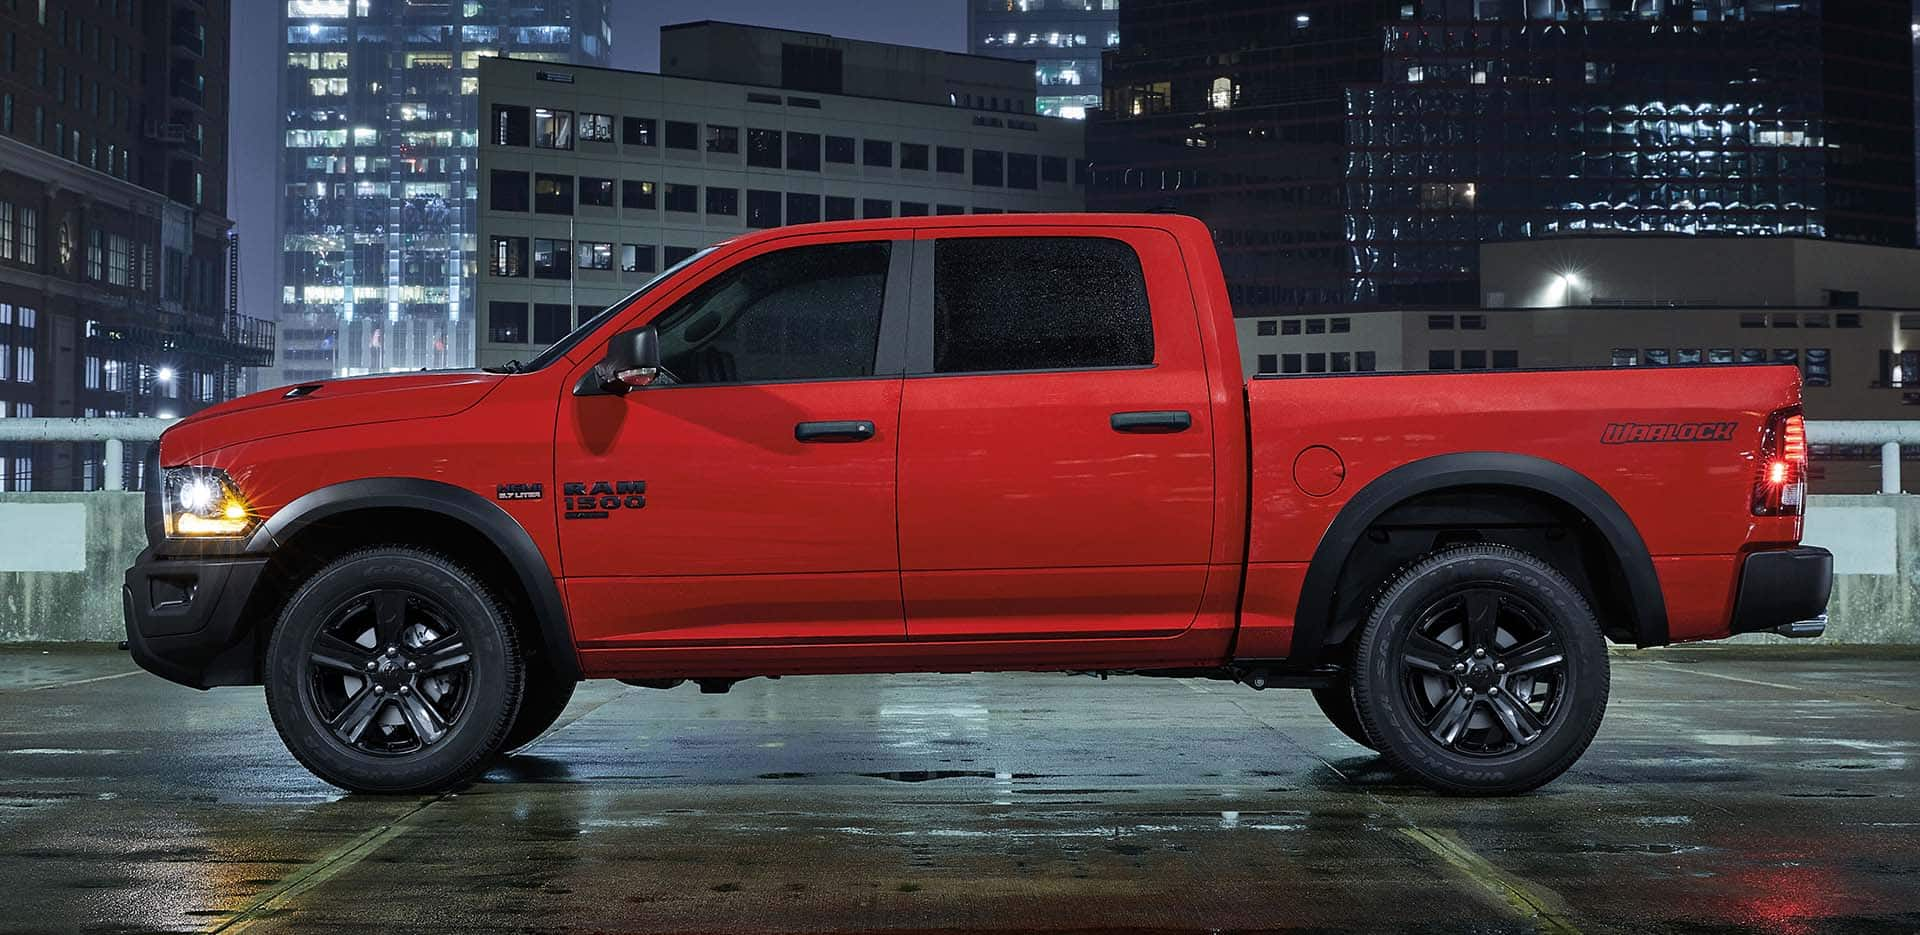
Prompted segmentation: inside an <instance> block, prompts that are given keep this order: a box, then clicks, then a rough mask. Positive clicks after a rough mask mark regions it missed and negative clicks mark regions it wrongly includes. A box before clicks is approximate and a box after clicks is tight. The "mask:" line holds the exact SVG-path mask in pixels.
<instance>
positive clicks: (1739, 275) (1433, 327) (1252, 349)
mask: <svg viewBox="0 0 1920 935" xmlns="http://www.w3.org/2000/svg"><path fill="white" fill-rule="evenodd" d="M1478 249H1479V269H1480V278H1481V289H1482V294H1481V302H1480V303H1479V304H1478V305H1477V306H1473V307H1462V306H1454V305H1446V306H1424V307H1423V306H1408V307H1405V308H1399V309H1392V310H1377V311H1366V310H1353V311H1348V310H1343V309H1342V308H1340V307H1338V306H1328V307H1325V308H1323V309H1319V310H1315V311H1312V312H1308V313H1300V314H1280V315H1273V316H1260V317H1253V318H1241V319H1239V320H1238V322H1237V323H1236V325H1237V330H1238V333H1239V339H1240V356H1241V359H1242V363H1243V365H1244V366H1245V368H1246V371H1247V372H1248V373H1278V374H1320V373H1349V372H1366V371H1389V370H1394V371H1404V370H1468V371H1472V370H1503V369H1515V368H1524V369H1535V368H1551V367H1668V366H1694V365H1699V366H1712V365H1725V364H1742V363H1781V364H1791V365H1794V366H1797V367H1799V368H1800V372H1801V378H1802V380H1803V383H1804V387H1805V389H1804V393H1805V398H1806V409H1807V416H1808V418H1812V419H1913V418H1920V250H1914V249H1912V248H1896V247H1879V246H1870V245H1865V244H1849V243H1839V242H1835V241H1832V240H1817V239H1811V238H1803V237H1769V238H1737V239H1736V238H1728V237H1686V236H1676V235H1664V236H1662V235H1655V236H1620V235H1609V236H1579V237H1562V238H1555V239H1544V240H1531V241H1516V242H1511V243H1499V244H1485V245H1482V246H1481V247H1479V248H1478ZM1821 455H1822V457H1821V459H1820V460H1821V461H1822V462H1823V463H1824V464H1825V467H1824V468H1823V471H1826V472H1827V473H1825V474H1823V475H1821V476H1819V477H1816V481H1825V482H1826V483H1825V485H1824V486H1822V487H1821V488H1820V489H1822V490H1826V491H1837V490H1860V491H1871V490H1873V489H1874V484H1875V483H1876V480H1877V478H1878V474H1877V468H1876V467H1875V466H1874V465H1875V464H1876V463H1877V462H1876V461H1875V459H1876V458H1877V457H1878V453H1877V451H1851V450H1837V449H1836V450H1832V451H1822V452H1821ZM1915 479H1916V480H1917V481H1920V472H1916V474H1915Z"/></svg>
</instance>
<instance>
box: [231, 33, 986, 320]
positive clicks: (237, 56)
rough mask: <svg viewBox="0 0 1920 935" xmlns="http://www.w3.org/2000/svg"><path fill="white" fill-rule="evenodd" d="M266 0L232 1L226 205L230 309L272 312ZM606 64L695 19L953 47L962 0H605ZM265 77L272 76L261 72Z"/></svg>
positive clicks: (646, 61)
mask: <svg viewBox="0 0 1920 935" xmlns="http://www.w3.org/2000/svg"><path fill="white" fill-rule="evenodd" d="M275 5H276V3H275V2H270V0H236V2H235V3H234V4H233V79H234V80H233V105H232V131H233V138H232V153H231V157H232V158H231V161H230V162H229V164H228V179H229V188H228V196H227V199H228V206H227V208H228V213H229V214H231V215H232V216H233V219H234V222H235V224H236V229H237V230H238V231H239V232H240V310H241V312H242V313H243V314H248V315H255V316H259V317H263V318H273V317H277V314H278V310H279V299H278V297H277V296H275V295H274V294H273V290H274V285H273V278H274V267H275V265H276V264H277V263H279V255H278V252H277V251H276V249H275V241H276V240H277V239H278V235H277V234H276V232H275V229H274V209H275V206H276V204H277V203H278V197H279V196H278V187H279V180H278V173H279V163H280V159H279V148H280V142H279V141H280V116H279V114H278V113H277V110H278V105H277V103H276V101H277V96H278V89H277V87H276V85H277V78H278V77H279V75H280V72H281V70H282V67H283V63H282V62H281V59H280V54H281V53H280V37H278V36H276V35H275V34H274V32H275V24H276V17H275ZM612 7H613V11H614V12H613V64H614V65H615V66H616V67H619V68H629V69H635V70H640V71H653V70H655V69H657V68H658V67H659V64H660V27H661V26H663V25H665V24H668V23H681V22H686V21H689V20H697V19H715V20H729V21H732V22H736V23H751V24H753V25H757V26H777V27H780V28H783V29H805V30H810V31H813V32H824V33H831V34H833V35H836V36H844V37H846V38H849V39H868V40H872V41H875V42H895V43H900V44H903V45H917V46H925V47H928V48H935V49H950V50H953V51H960V50H962V49H964V48H965V46H966V43H967V20H966V0H806V2H794V0H705V2H703V3H687V4H680V3H660V2H653V0H613V2H612ZM267 76H274V78H275V79H276V80H265V79H266V77H267Z"/></svg>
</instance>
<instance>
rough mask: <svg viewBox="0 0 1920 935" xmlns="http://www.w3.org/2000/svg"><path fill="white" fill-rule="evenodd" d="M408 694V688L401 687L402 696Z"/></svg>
mask: <svg viewBox="0 0 1920 935" xmlns="http://www.w3.org/2000/svg"><path fill="white" fill-rule="evenodd" d="M406 693H407V686H405V685H402V686H400V694H402V695H404V694H406Z"/></svg>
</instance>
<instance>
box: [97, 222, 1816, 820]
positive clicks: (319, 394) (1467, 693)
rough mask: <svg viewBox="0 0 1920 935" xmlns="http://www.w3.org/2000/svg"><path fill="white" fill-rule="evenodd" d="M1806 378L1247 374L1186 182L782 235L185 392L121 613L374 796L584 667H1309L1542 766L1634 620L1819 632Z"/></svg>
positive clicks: (1333, 685) (1530, 773) (1441, 746)
mask: <svg viewBox="0 0 1920 935" xmlns="http://www.w3.org/2000/svg"><path fill="white" fill-rule="evenodd" d="M1799 405H1800V400H1799V376H1798V373H1797V371H1796V370H1795V369H1794V368H1792V367H1783V366H1741V367H1729V366H1721V367H1673V368H1658V369H1655V368H1642V369H1633V370H1565V371H1512V370H1509V371H1485V372H1444V373H1439V372H1409V373H1377V374H1376V373H1367V374H1337V375H1308V376H1285V377H1278V376H1276V377H1268V376H1260V377H1255V378H1252V379H1248V378H1246V377H1245V376H1244V375H1243V374H1242V372H1241V366H1240V357H1239V351H1238V348H1237V346H1236V342H1235V337H1234V328H1233V312H1232V308H1231V305H1230V303H1229V301H1228V293H1227V287H1226V284H1225V281H1224V279H1223V277H1222V274H1221V269H1220V264H1219V260H1218V257H1217V256H1216V254H1215V252H1214V246H1213V241H1212V238H1211V236H1210V234H1209V233H1208V231H1207V230H1206V228H1205V227H1204V226H1203V225H1202V224H1200V222H1198V221H1195V220H1193V219H1190V218H1182V217H1174V216H1161V215H1147V216H1138V215H1010V216H976V217H937V218H905V219H895V220H876V221H857V222H839V223H831V224H819V225H805V226H796V227H788V228H780V229H776V230H771V231H765V232H761V233H755V234H751V235H747V236H743V237H740V238H737V239H735V240H730V241H726V242H724V243H721V244H717V245H715V246H713V247H710V248H708V249H706V250H703V251H700V252H699V253H696V254H695V255H693V256H692V257H689V258H688V259H687V260H685V261H683V262H682V263H680V264H678V265H676V266H675V267H674V268H672V269H669V270H667V271H666V272H664V273H662V274H660V275H659V276H658V277H655V278H654V279H653V280H652V281H650V282H649V283H648V284H647V285H645V286H643V287H642V288H641V289H640V290H639V291H638V292H636V293H635V294H634V295H632V296H630V297H629V298H627V299H625V300H623V301H622V302H620V303H618V304H616V305H614V306H612V307H610V308H609V309H607V310H606V311H604V312H602V313H601V314H600V315H598V316H597V317H595V318H593V319H592V320H589V321H587V322H584V323H582V324H581V326H580V327H579V328H578V329H576V330H575V331H574V332H573V333H572V334H569V335H568V336H567V337H566V338H564V339H562V340H561V341H560V342H559V343H557V344H555V345H553V346H552V347H550V348H548V349H547V350H546V351H544V352H543V353H541V354H540V355H539V356H538V357H537V358H535V359H534V360H532V361H530V362H528V363H526V364H524V365H522V364H518V363H515V364H512V365H509V366H507V367H504V368H499V369H497V370H492V371H462V372H427V373H410V374H398V375H389V376H377V377H356V378H348V379H340V380H329V381H323V382H318V383H310V384H303V385H299V386H293V387H283V388H280V389H276V390H271V391H268V392H263V393H257V394H254V395H251V396H247V397H243V398H241V399H236V400H233V401H231V402H228V403H224V404H221V405H218V406H215V407H213V408H211V409H208V410H206V411H204V412H201V413H198V414H196V415H194V416H192V417H190V418H188V419H186V420H184V421H182V422H180V423H179V424H177V425H175V426H173V427H172V428H170V429H169V430H168V431H167V432H166V433H165V435H164V436H163V438H162V439H161V441H160V443H159V445H157V446H156V449H155V454H154V455H153V457H152V458H151V459H150V461H149V464H148V472H149V474H148V478H149V482H148V484H147V489H148V495H147V496H148V500H147V515H148V526H149V531H148V532H149V535H148V538H149V544H148V548H147V549H146V550H145V551H144V552H143V553H142V554H141V555H140V557H139V559H138V560H137V562H136V564H135V565H134V566H133V567H132V568H130V569H129V570H128V572H127V576H126V593H125V603H126V623H127V633H128V640H129V644H130V647H131V648H132V650H133V653H134V656H135V658H136V659H137V660H138V661H139V663H140V664H141V665H142V666H144V667H145V668H147V669H149V670H151V671H152V672H154V673H157V674H159V675H161V676H163V677H165V678H168V679H170V680H172V681H175V682H179V683H181V684H184V685H189V686H193V687H196V688H208V687H212V686H221V685H254V684H264V685H265V686H266V692H267V701H268V707H269V710H270V711H271V713H272V715H273V719H274V722H275V725H276V727H277V728H278V729H279V731H280V734H281V736H282V738H283V739H284V740H285V742H286V743H287V746H288V748H289V749H290V750H291V751H292V752H293V753H294V755H295V756H296V757H298V758H299V759H300V760H301V762H302V763H304V764H306V765H307V766H308V767H309V768H310V769H312V770H313V771H314V772H315V773H316V774H318V775H319V776H321V777H322V778H324V779H326V780H328V781H329V782H332V783H335V784H337V785H340V786H342V787H345V788H348V789H353V790H360V791H369V792H416V791H423V790H434V789H444V788H448V787H452V786H457V785H458V784H460V783H463V782H466V781H469V780H471V779H472V778H474V777H475V776H477V775H478V774H479V773H480V772H482V771H484V770H485V769H486V768H487V767H488V766H489V765H490V764H491V763H493V762H494V761H495V760H496V759H497V757H498V756H500V755H501V754H502V753H503V752H507V751H511V750H513V749H516V748H518V747H521V746H524V745H525V744H527V743H529V742H531V741H532V740H533V739H534V738H536V737H537V736H539V734H540V733H541V732H542V731H544V730H546V729H547V728H548V727H550V726H551V725H552V724H553V723H554V721H555V719H556V718H558V717H559V715H560V713H561V710H562V709H563V708H564V707H565V705H566V703H567V701H568V699H569V698H570V697H571V695H572V693H573V690H574V687H575V685H576V684H577V683H578V682H579V681H580V680H582V679H587V678H610V679H620V680H623V681H626V682H628V683H630V684H634V685H640V686H645V687H652V688H671V687H673V686H675V685H678V684H681V683H682V682H693V683H696V684H697V685H698V686H699V687H700V689H701V690H703V691H725V690H727V688H728V687H729V686H731V685H732V684H734V683H735V682H737V681H739V680H742V679H747V678H754V677H771V676H783V675H802V674H845V673H882V672H966V671H1008V670H1030V671H1081V672H1084V671H1098V672H1103V673H1105V672H1112V673H1131V674H1137V675H1147V676H1154V675H1158V676H1177V677H1205V678H1218V679H1226V680H1231V681H1235V682H1239V683H1243V684H1246V685H1248V686H1251V687H1254V688H1266V687H1291V688H1305V689H1311V690H1312V691H1313V694H1314V697H1315V698H1316V700H1318V701H1319V703H1320V706H1321V708H1322V709H1323V710H1324V711H1325V712H1326V713H1327V715H1328V717H1329V718H1330V719H1331V720H1332V722H1333V723H1334V724H1335V725H1336V726H1338V727H1339V728H1340V729H1341V730H1342V731H1343V732H1344V733H1345V734H1347V736H1349V737H1351V738H1353V739H1354V740H1355V741H1356V742H1359V743H1361V744H1364V745H1366V746H1368V747H1370V748H1372V749H1374V750H1376V751H1378V752H1379V753H1380V754H1381V755H1382V756H1383V757H1385V758H1386V760H1387V761H1388V762H1389V763H1390V764H1391V765H1393V766H1395V767H1397V768H1399V769H1401V770H1403V771H1405V772H1406V773H1408V774H1409V775H1411V776H1413V777H1415V778H1417V779H1419V780H1420V781H1423V782H1425V783H1427V784H1429V785H1431V786H1433V787H1435V788H1438V789H1441V790H1445V791H1452V792H1468V793H1489V794H1494V793H1511V792H1519V791H1524V790H1527V789H1531V788H1534V787H1536V786H1538V785H1540V784H1542V783H1544V782H1547V781H1549V780H1551V779H1552V778H1553V777H1554V776H1557V775H1558V774H1560V773H1561V772H1563V771H1564V770H1565V769H1567V768H1568V767H1569V766H1570V765H1571V764H1572V763H1573V762H1574V760H1575V759H1577V758H1578V757H1579V756H1580V754H1581V753H1582V752H1583V751H1584V750H1585V748H1586V747H1587V745H1588V743H1589V742H1590V741H1591V740H1592V738H1593V736H1594V734H1595V732H1596V731H1597V729H1598V727H1599V724H1600V720H1601V717H1602V714H1603V712H1604V710H1605V706H1606V700H1607V695H1608V690H1609V685H1608V668H1607V643H1608V642H1612V643H1617V644H1625V645H1632V646H1642V647H1646V646H1659V645H1665V644H1668V643H1675V642H1683V641H1691V640H1711V639H1719V638H1724V637H1727V636H1729V635H1731V634H1734V633H1741V632H1755V631H1767V632H1778V633H1782V634H1785V635H1792V636H1812V635H1818V633H1819V632H1820V631H1821V629H1822V626H1823V621H1824V609H1825V605H1826V600H1827V594H1828V589H1829V585H1830V581H1831V556H1830V555H1828V553H1826V552H1825V551H1824V550H1821V549H1817V548H1810V547H1804V546H1801V545H1800V544H1799V541H1800V533H1801V512H1802V504H1803V503H1804V500H1805V496H1804V495H1805V480H1806V455H1807V448H1806V441H1805V432H1804V426H1803V424H1802V422H1801V416H1800V410H1799Z"/></svg>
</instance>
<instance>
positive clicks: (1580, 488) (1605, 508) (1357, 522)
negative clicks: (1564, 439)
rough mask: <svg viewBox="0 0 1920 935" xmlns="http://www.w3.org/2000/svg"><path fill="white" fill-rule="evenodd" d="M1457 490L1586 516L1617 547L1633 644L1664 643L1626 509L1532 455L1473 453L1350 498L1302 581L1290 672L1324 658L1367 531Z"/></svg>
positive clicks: (1392, 475) (1662, 620)
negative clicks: (1422, 499) (1499, 492)
mask: <svg viewBox="0 0 1920 935" xmlns="http://www.w3.org/2000/svg"><path fill="white" fill-rule="evenodd" d="M1458 487H1511V488H1518V489H1522V490H1528V491H1532V492H1535V493H1538V494H1542V495H1544V496H1547V497H1551V498H1553V499H1555V500H1558V501H1560V502H1562V503H1564V504H1566V505H1567V506H1568V507H1569V508H1571V509H1573V510H1574V511H1576V512H1577V513H1579V514H1580V515H1581V516H1583V517H1585V518H1586V519H1587V521H1588V522H1590V523H1592V524H1593V526H1594V528H1595V529H1596V530H1598V531H1599V533H1600V535H1601V537H1602V538H1603V539H1605V541H1606V543H1607V545H1608V546H1609V547H1610V548H1611V549H1612V550H1613V555H1614V559H1615V561H1617V562H1618V563H1619V566H1620V570H1621V572H1622V573H1623V575H1624V576H1625V578H1626V585H1627V594H1626V605H1627V607H1628V608H1630V609H1631V611H1632V613H1633V624H1634V635H1635V642H1636V643H1638V644H1639V645H1640V646H1664V645H1666V644H1667V642H1668V639H1667V602H1666V597H1665V596H1664V595H1663V594H1662V593H1661V591H1660V579H1659V577H1658V576H1657V575H1656V574H1655V573H1654V569H1653V557H1652V555H1651V554H1649V553H1648V551H1647V544H1646V542H1645V541H1644V540H1642V539H1641V538H1640V531H1639V530H1638V529H1636V528H1634V525H1633V520H1631V519H1629V518H1628V517H1627V511H1626V510H1623V509H1621V507H1620V504H1619V503H1617V502H1615V501H1614V499H1613V497H1611V496H1609V495H1608V494H1607V492H1606V491H1605V490H1603V489H1601V487H1600V485H1599V484H1596V483H1594V482H1593V481H1592V480H1591V479H1590V478H1588V477H1586V476H1585V475H1583V474H1581V473H1580V472H1578V471H1575V470H1574V469H1572V468H1570V467H1567V466H1566V465H1564V464H1558V463H1556V462H1553V461H1548V460H1546V459H1545V458H1537V457H1533V456H1531V455H1521V454H1512V453H1509V452H1497V451H1476V452H1461V453H1456V454H1445V455H1435V456H1434V457H1431V458H1422V459H1421V460H1419V461H1413V462H1410V463H1407V464H1403V465H1401V466H1400V467H1397V468H1394V469H1393V470H1391V471H1388V472H1387V473H1385V474H1382V475H1380V476H1379V477H1377V478H1375V479H1374V480H1373V481H1372V482H1371V483H1369V484H1367V485H1366V486H1365V487H1363V488H1361V489H1360V492H1358V493H1356V494H1354V495H1353V498H1352V499H1350V500H1348V501H1347V505H1346V506H1345V507H1343V508H1341V510H1340V513H1339V515H1338V516H1336V517H1334V520H1333V523H1332V525H1330V526H1328V527H1327V532H1326V534H1325V535H1323V536H1321V537H1320V544H1319V546H1317V547H1316V548H1315V549H1314V552H1313V560H1312V563H1311V564H1310V565H1308V567H1307V575H1306V578H1305V579H1304V580H1303V581H1302V583H1301V586H1300V602H1299V605H1298V607H1297V608H1296V609H1295V611H1294V627H1293V644H1292V655H1291V656H1290V657H1289V658H1288V660H1287V661H1288V665H1289V668H1293V667H1300V666H1306V667H1311V666H1313V665H1316V664H1317V663H1318V662H1319V661H1320V656H1321V654H1322V652H1323V651H1324V650H1325V648H1326V647H1325V643H1326V637H1327V634H1328V633H1329V632H1331V630H1332V629H1333V624H1334V619H1333V618H1334V615H1335V614H1336V613H1338V605H1337V601H1338V599H1339V595H1338V594H1336V593H1335V586H1336V585H1337V584H1338V582H1339V580H1340V573H1341V571H1343V570H1344V569H1345V568H1346V564H1347V559H1348V556H1350V555H1351V554H1352V553H1353V550H1354V548H1355V547H1356V546H1357V545H1359V543H1360V541H1361V539H1362V538H1363V537H1364V536H1365V535H1366V531H1367V528H1368V527H1370V526H1372V525H1373V524H1374V522H1375V521H1377V520H1378V519H1379V518H1380V517H1381V516H1383V515H1385V514H1386V512H1387V511H1388V510H1391V509H1393V508H1394V507H1395V506H1398V505H1399V504H1401V503H1404V502H1406V501H1407V500H1409V499H1411V498H1413V497H1416V496H1419V495H1421V494H1424V493H1431V492H1434V491H1439V490H1446V489H1449V488H1458Z"/></svg>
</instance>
